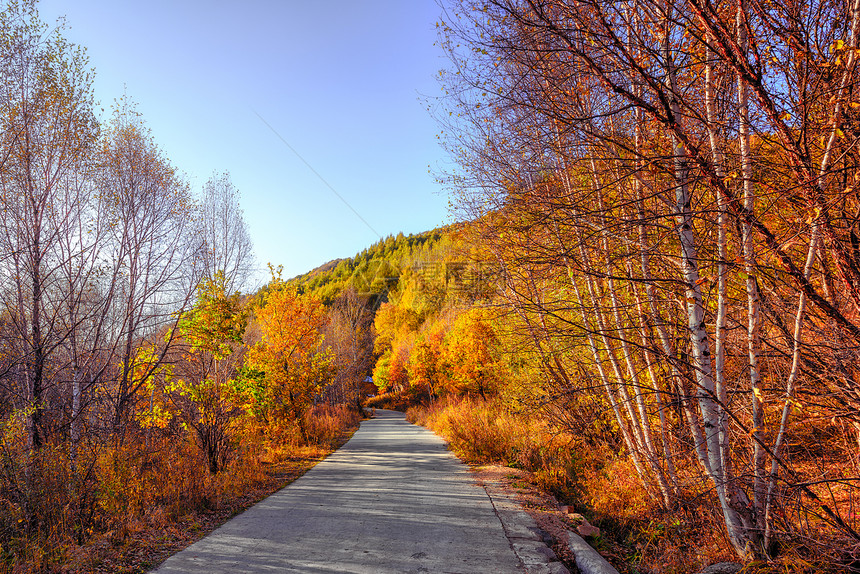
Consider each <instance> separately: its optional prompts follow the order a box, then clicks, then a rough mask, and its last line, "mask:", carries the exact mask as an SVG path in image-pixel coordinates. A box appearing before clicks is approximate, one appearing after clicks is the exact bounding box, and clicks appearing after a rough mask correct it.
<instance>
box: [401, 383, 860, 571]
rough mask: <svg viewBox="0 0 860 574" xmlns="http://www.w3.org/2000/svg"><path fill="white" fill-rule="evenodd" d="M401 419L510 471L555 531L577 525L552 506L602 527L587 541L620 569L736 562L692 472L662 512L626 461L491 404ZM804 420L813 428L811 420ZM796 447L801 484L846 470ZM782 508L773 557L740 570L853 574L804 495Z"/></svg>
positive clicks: (840, 497) (828, 453)
mask: <svg viewBox="0 0 860 574" xmlns="http://www.w3.org/2000/svg"><path fill="white" fill-rule="evenodd" d="M407 418H408V420H410V421H411V422H414V423H416V424H420V425H423V426H427V427H429V428H430V429H432V430H434V431H435V432H436V433H437V434H439V435H441V436H442V437H443V438H444V439H445V440H446V441H447V442H448V443H449V445H450V447H451V449H452V450H453V451H454V452H455V453H456V454H457V455H458V456H460V457H461V458H462V459H463V460H465V461H467V462H469V463H472V464H475V465H485V464H500V465H503V466H506V467H509V468H510V469H516V470H512V472H510V473H509V474H508V475H506V477H505V480H506V481H507V483H508V484H509V485H510V486H511V487H512V488H515V489H517V490H518V491H519V492H520V498H521V502H523V503H524V505H525V506H526V507H527V509H528V508H529V507H532V508H531V511H532V513H533V515H534V516H536V518H539V514H541V513H543V514H544V515H545V516H544V517H543V518H545V520H544V522H546V523H547V524H550V525H553V527H554V528H558V527H561V526H566V527H568V528H575V527H576V524H575V523H573V522H572V521H571V520H570V519H569V518H568V517H565V516H563V515H562V514H561V513H559V512H558V508H557V504H561V505H569V506H570V507H571V509H572V510H575V512H577V513H579V514H581V515H582V516H584V517H585V518H586V519H587V520H588V521H589V522H590V523H591V524H593V525H595V526H598V527H599V528H600V529H601V534H600V535H599V536H598V537H597V538H594V539H590V540H589V542H590V543H591V544H592V545H593V546H594V547H595V548H597V550H598V551H600V552H601V554H603V555H604V556H605V557H606V558H607V559H608V560H609V561H610V562H611V563H612V564H613V565H614V566H615V567H616V568H617V569H618V570H619V571H620V572H622V573H631V574H632V573H634V572H636V573H642V574H644V573H653V574H657V573H661V574H663V573H665V574H690V573H696V572H699V571H700V570H701V569H702V568H704V567H705V566H707V565H709V564H714V563H717V562H723V561H738V559H737V556H736V555H735V554H734V553H733V552H732V551H731V546H730V544H729V542H728V540H727V539H726V536H725V534H724V528H725V527H724V525H723V523H722V521H721V516H720V515H719V508H718V504H717V503H716V500H715V496H714V494H713V492H712V490H711V489H710V485H709V483H707V482H706V481H704V480H703V479H701V478H698V479H697V474H696V470H695V468H693V467H691V468H686V469H685V468H679V469H678V471H679V474H682V475H683V476H684V477H685V479H686V481H685V484H684V485H683V486H682V499H681V500H679V501H678V503H677V505H676V507H675V508H673V509H672V510H671V511H666V510H664V509H663V508H661V506H660V504H659V503H658V502H657V501H656V500H654V499H653V498H652V497H651V496H649V495H648V493H647V492H646V491H645V489H644V488H643V486H642V483H641V482H640V481H639V479H638V478H637V474H636V471H635V469H634V467H633V465H632V463H631V461H630V460H629V458H628V457H626V456H623V455H621V454H618V453H616V452H613V451H612V449H610V448H608V447H605V446H604V447H601V446H599V445H594V444H592V445H589V446H585V445H584V444H583V442H582V440H580V437H577V436H573V435H571V434H568V433H566V432H564V431H561V430H559V429H553V428H551V427H550V426H549V425H548V423H547V422H546V421H545V420H543V419H542V418H541V417H539V416H524V415H520V414H514V413H511V412H508V411H506V410H505V409H504V408H503V407H502V405H501V404H500V403H499V402H497V401H493V400H491V401H484V400H476V399H446V400H442V401H439V402H436V403H434V404H433V405H431V406H429V407H426V406H420V407H413V408H410V409H409V410H408V411H407ZM806 424H810V430H809V432H813V430H812V423H808V422H807V423H806ZM795 450H796V451H797V452H795V460H794V463H795V468H796V469H798V470H799V471H800V472H801V473H802V474H803V477H804V479H808V480H809V481H814V480H816V478H817V477H818V478H820V477H828V478H829V479H836V478H838V477H839V476H842V475H844V474H846V473H849V474H850V473H851V472H852V470H853V467H851V463H850V461H848V460H847V459H844V458H843V459H841V460H837V458H839V454H838V453H837V452H836V451H834V449H833V448H825V449H822V450H820V452H817V453H813V452H810V451H809V449H806V450H805V451H804V452H800V451H799V450H798V449H795ZM801 455H802V456H801ZM804 457H805V458H804ZM837 462H840V463H841V464H836V463H837ZM852 476H853V475H852ZM840 487H841V483H839V482H838V481H836V482H827V483H825V484H822V485H819V486H817V487H816V488H817V489H818V490H819V496H821V497H822V498H825V496H827V497H829V498H828V500H829V501H830V503H831V505H832V507H837V508H839V507H842V508H845V507H847V506H851V505H852V504H853V503H852V502H851V501H850V500H848V499H847V498H846V497H850V496H851V493H850V491H849V489H846V488H840ZM828 489H829V490H828ZM540 492H543V493H545V495H540V494H539V493H540ZM556 501H557V502H556ZM780 512H782V513H783V515H782V516H781V517H780V518H779V519H778V520H775V523H776V524H777V526H778V527H779V528H781V529H783V530H784V532H782V535H781V541H782V542H781V544H782V546H781V548H780V550H779V552H778V553H777V556H776V559H775V560H774V561H772V562H770V563H752V564H747V565H746V566H745V569H744V571H743V572H745V573H760V574H764V573H776V572H780V573H781V572H786V573H788V572H792V573H793V572H806V573H810V574H811V573H813V572H827V573H830V572H832V573H836V572H846V571H852V570H846V563H845V555H846V554H847V551H846V550H845V548H841V547H840V546H839V539H838V536H836V533H835V532H834V531H833V529H829V528H827V525H826V524H825V523H824V522H823V521H821V520H819V519H818V518H817V515H816V510H815V508H814V505H812V504H810V500H808V497H807V499H805V500H804V499H802V497H800V496H799V495H798V498H797V499H796V500H786V501H785V503H784V504H783V505H782V506H781V510H780ZM789 515H791V516H789ZM853 516H854V515H853V514H852V515H851V517H852V519H853ZM547 521H548V522H547ZM539 522H540V520H539ZM545 529H546V528H545ZM555 536H556V538H558V535H555Z"/></svg>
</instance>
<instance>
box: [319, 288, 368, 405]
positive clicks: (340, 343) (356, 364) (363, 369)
mask: <svg viewBox="0 0 860 574" xmlns="http://www.w3.org/2000/svg"><path fill="white" fill-rule="evenodd" d="M325 339H326V344H328V345H329V347H330V348H331V349H332V352H333V354H334V365H335V378H334V380H333V381H332V384H331V385H330V388H329V389H328V390H327V394H328V395H329V396H330V397H331V398H332V399H333V400H335V401H336V402H343V403H349V404H356V405H357V404H359V403H360V400H361V384H362V383H363V382H364V379H365V378H366V377H367V376H368V375H369V374H370V372H371V368H372V366H373V314H372V311H371V309H369V308H368V307H367V305H366V304H365V301H363V300H362V299H361V298H360V297H359V295H358V293H357V292H356V291H355V288H353V287H347V288H346V289H345V290H344V291H343V292H342V293H341V294H340V296H339V297H338V298H337V299H335V301H334V304H333V305H332V307H331V308H330V310H329V318H328V322H327V325H326V329H325Z"/></svg>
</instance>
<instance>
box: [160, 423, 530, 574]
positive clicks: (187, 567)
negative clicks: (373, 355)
mask: <svg viewBox="0 0 860 574" xmlns="http://www.w3.org/2000/svg"><path fill="white" fill-rule="evenodd" d="M154 572H155V573H157V574H174V573H180V572H182V573H190V572H203V573H206V574H219V573H222V572H225V573H226V572H318V573H323V572H330V573H334V572H362V573H364V572H367V573H370V572H373V573H384V572H398V573H402V572H416V573H417V572H445V573H475V572H494V573H499V574H505V573H514V572H516V573H521V572H523V570H522V566H521V563H520V560H519V559H518V558H517V556H516V554H515V553H514V551H513V550H512V548H511V545H510V543H509V541H508V539H507V538H506V536H505V532H504V530H503V528H502V525H501V523H500V521H499V518H498V517H497V516H496V513H495V512H494V509H493V506H492V504H491V502H490V500H489V498H488V496H487V493H486V491H485V490H484V489H483V488H481V487H480V486H477V485H475V484H474V480H473V479H472V477H471V475H470V473H469V471H468V469H467V467H466V466H465V465H464V464H462V463H461V462H460V461H459V460H458V459H457V458H456V457H455V456H454V455H452V454H451V453H450V452H448V451H447V449H446V448H445V444H444V442H443V441H442V440H441V439H440V438H439V437H437V436H436V435H434V434H433V433H432V432H430V431H429V430H427V429H424V428H421V427H418V426H415V425H411V424H409V423H408V422H406V421H405V419H404V417H403V414H402V413H397V412H394V411H385V410H377V416H376V418H374V419H371V420H368V421H364V422H363V423H362V425H361V428H360V429H359V430H358V431H357V432H356V433H355V435H353V437H352V439H350V441H349V442H348V443H346V445H344V446H343V447H342V448H341V449H340V450H338V451H337V452H335V453H333V454H332V455H330V456H329V457H328V458H327V459H326V460H324V461H323V462H321V463H319V464H318V465H316V466H315V467H314V468H312V469H311V470H310V471H308V472H307V473H306V474H305V475H304V476H302V477H301V478H299V479H298V480H296V481H295V482H293V483H292V484H290V485H288V486H287V487H285V488H283V489H281V490H280V491H278V492H277V493H275V494H273V495H271V496H269V497H268V498H266V499H265V500H263V501H262V502H260V503H259V504H257V505H255V506H253V507H252V508H250V509H248V510H247V511H245V512H244V513H242V514H240V515H238V516H236V517H235V518H233V519H231V520H230V521H228V522H226V523H225V524H223V525H222V526H221V527H220V528H218V529H217V530H215V531H214V532H213V533H211V534H210V535H208V536H206V537H205V538H203V539H201V540H199V541H198V542H196V543H194V544H192V545H191V546H189V547H188V548H186V549H185V550H183V551H182V552H179V553H178V554H175V555H174V556H172V557H171V558H169V559H168V560H167V561H166V562H165V563H164V564H162V565H161V567H159V568H158V569H157V570H155V571H154Z"/></svg>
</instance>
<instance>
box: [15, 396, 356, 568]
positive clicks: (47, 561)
mask: <svg viewBox="0 0 860 574" xmlns="http://www.w3.org/2000/svg"><path fill="white" fill-rule="evenodd" d="M359 421H360V415H359V414H358V413H357V412H356V411H354V410H350V409H347V408H346V407H323V406H320V407H316V408H315V409H314V411H313V412H312V413H310V414H309V416H308V418H307V421H306V423H307V424H306V427H307V435H308V440H307V441H306V442H305V441H300V440H299V439H298V437H297V436H294V434H291V433H284V432H280V433H278V434H277V435H276V436H264V435H262V434H259V435H257V436H251V435H247V436H245V437H244V440H243V441H241V442H238V441H237V445H236V448H235V452H234V456H233V457H232V459H231V460H230V462H229V463H228V464H227V466H226V468H225V469H224V470H222V471H220V472H218V473H217V474H214V475H212V474H210V473H209V472H208V468H207V465H206V461H205V460H203V458H202V457H201V455H200V452H199V449H198V448H197V447H196V445H194V444H193V443H192V442H191V441H189V440H175V439H174V440H170V437H166V436H161V437H154V436H150V437H148V438H147V437H145V436H140V437H135V438H136V439H137V440H131V441H128V442H127V443H126V444H124V445H121V446H114V447H112V448H107V447H105V446H101V447H100V448H92V449H91V450H90V451H89V452H87V453H84V452H79V453H76V454H77V456H76V463H77V465H76V466H75V467H74V468H75V470H76V472H74V473H69V472H65V473H61V472H60V470H61V469H64V468H68V464H66V463H67V462H68V461H67V458H68V453H67V452H62V451H51V450H49V449H45V450H44V451H43V452H42V453H41V454H40V459H39V460H38V461H34V463H33V464H31V466H30V470H29V472H31V473H36V474H38V476H37V477H36V476H31V477H29V478H30V481H29V483H30V484H38V485H39V486H38V488H33V489H32V490H33V491H32V492H27V493H19V494H18V496H17V497H16V496H15V494H16V493H14V492H11V491H10V490H9V489H7V490H6V491H5V492H4V493H2V494H3V496H0V503H2V504H3V506H4V507H5V509H6V512H3V513H0V516H2V517H3V523H2V524H0V535H2V550H0V572H4V573H5V572H8V573H14V574H18V573H22V574H23V573H36V572H38V573H43V572H44V573H54V572H57V573H59V572H62V573H67V572H68V573H71V572H95V573H138V572H147V571H148V570H149V569H151V568H152V567H154V566H156V565H158V564H159V563H160V562H162V561H163V560H164V559H166V558H167V557H168V556H169V555H170V554H172V553H174V552H176V551H178V550H180V549H182V548H184V547H186V546H188V545H189V544H191V543H192V542H194V541H196V540H197V539H199V538H202V537H203V536H204V535H206V534H207V533H209V532H211V531H212V530H214V529H215V528H217V527H218V526H219V525H220V524H222V523H224V522H225V521H226V520H228V519H229V518H231V517H232V516H234V515H236V514H238V513H239V512H242V511H243V510H245V509H246V508H248V507H250V506H252V505H253V504H255V503H256V502H258V501H260V500H262V499H263V498H265V497H266V496H268V495H270V494H272V493H274V492H275V491H277V490H279V489H280V488H283V487H284V486H286V485H287V484H289V483H290V482H292V481H293V480H295V479H296V478H298V477H299V476H301V475H302V474H304V473H305V472H306V471H307V470H309V469H310V468H311V467H313V466H314V465H315V464H316V463H318V462H319V461H321V460H322V459H324V458H325V457H326V456H327V455H328V454H330V453H331V452H333V451H334V450H336V449H337V448H338V447H339V446H341V445H342V444H344V443H345V442H346V441H347V440H348V439H349V437H350V436H352V433H353V432H354V431H355V430H356V429H357V428H358V422H359ZM5 463H6V466H5V467H4V469H3V470H4V471H5V472H7V473H9V472H10V464H11V463H10V462H9V457H8V456H7V460H6V461H5ZM96 477H97V478H96ZM7 478H8V477H7ZM13 478H19V479H20V480H18V481H17V482H9V483H7V484H13V485H14V484H25V481H24V478H23V477H13ZM34 478H38V479H42V480H41V481H40V482H39V483H36V482H35V481H34V480H33V479H34ZM22 504H30V505H31V506H30V510H31V514H33V515H35V516H37V517H38V520H37V521H36V522H35V523H33V524H23V523H20V522H18V521H17V520H15V516H16V514H15V512H16V509H17V508H19V507H20V506H21V505H22ZM35 505H38V508H35V507H34V506H35ZM18 512H20V511H18ZM21 514H23V513H21Z"/></svg>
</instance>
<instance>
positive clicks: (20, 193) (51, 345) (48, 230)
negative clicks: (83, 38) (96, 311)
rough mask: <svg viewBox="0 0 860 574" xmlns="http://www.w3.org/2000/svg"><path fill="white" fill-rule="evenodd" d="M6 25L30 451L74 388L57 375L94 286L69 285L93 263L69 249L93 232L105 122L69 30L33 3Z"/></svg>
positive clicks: (8, 235) (21, 374)
mask: <svg viewBox="0 0 860 574" xmlns="http://www.w3.org/2000/svg"><path fill="white" fill-rule="evenodd" d="M0 18H2V21H0V28H2V34H3V44H2V50H3V53H2V73H3V82H2V88H0V122H2V140H0V145H2V150H0V161H2V165H0V167H2V169H0V202H2V208H3V218H2V222H0V226H2V233H0V235H2V238H0V241H2V242H3V246H2V253H3V257H2V260H0V264H2V265H3V268H4V269H3V275H4V277H5V278H6V285H7V288H4V289H3V293H2V297H3V298H4V301H3V306H4V308H5V310H6V312H7V315H6V317H7V320H8V323H7V326H8V328H9V329H10V332H11V333H14V335H13V337H12V339H11V340H10V343H11V344H12V345H13V348H14V351H13V352H14V354H15V356H16V357H18V359H17V360H16V363H15V365H14V366H13V367H12V370H11V371H10V373H9V374H10V375H12V376H13V378H14V379H15V381H16V395H17V397H16V403H17V404H16V406H17V408H19V409H23V410H25V411H26V412H27V413H28V415H27V425H26V426H27V444H28V447H29V448H30V449H39V448H40V447H41V446H42V445H43V444H44V443H45V441H46V438H47V437H46V433H47V431H48V428H46V425H48V424H50V423H49V422H48V421H46V420H45V419H44V417H43V414H44V413H45V412H46V409H47V408H48V406H49V403H48V402H47V399H48V397H49V394H54V395H56V394H59V393H63V392H65V391H66V390H65V389H60V388H59V387H58V382H59V381H57V380H56V379H54V377H53V372H54V371H53V369H52V368H51V361H52V359H54V358H55V357H56V356H57V354H58V352H59V351H60V348H61V345H62V344H63V343H64V342H65V340H66V338H67V337H68V334H69V333H70V331H71V330H74V328H75V327H76V326H75V325H69V324H68V322H66V321H64V320H63V314H64V312H65V311H66V310H67V308H68V306H69V305H72V306H76V305H77V303H76V301H80V298H81V297H82V296H83V292H84V290H85V289H86V288H87V287H88V286H87V285H86V284H85V282H82V281H75V282H74V284H72V285H64V279H65V280H66V283H68V280H69V278H70V277H69V276H68V275H66V276H65V277H64V273H63V272H64V270H65V269H67V268H68V266H72V267H75V266H80V265H85V263H84V262H83V261H82V260H83V259H86V256H84V257H82V258H79V260H78V261H76V262H75V261H72V258H73V257H75V255H76V254H70V253H68V252H66V251H64V250H63V249H62V248H61V241H62V240H63V238H64V237H67V236H69V237H71V236H76V235H79V234H80V233H81V232H84V231H85V229H82V228H81V227H80V226H79V225H78V222H79V221H80V220H79V219H78V218H80V217H81V215H82V213H84V212H85V211H86V210H87V208H88V206H87V199H86V185H85V184H84V183H82V181H81V178H80V177H79V173H78V172H79V170H80V171H85V167H86V164H87V160H88V158H89V153H90V151H91V149H92V147H93V146H94V144H95V142H96V138H97V136H98V125H97V123H96V120H95V117H94V115H93V111H92V105H93V97H92V89H91V83H92V73H91V70H90V69H89V68H88V62H87V59H86V55H85V53H84V51H83V50H82V49H81V48H79V47H77V46H74V45H71V44H69V43H68V42H67V41H66V40H65V39H64V38H63V36H62V28H61V27H58V28H56V29H54V30H52V29H50V28H49V27H48V26H47V25H46V24H44V23H43V22H41V21H40V19H39V16H38V12H37V10H36V7H35V4H34V3H32V2H22V3H20V4H15V5H12V6H10V7H9V8H8V9H7V10H6V11H4V12H3V13H2V17H0ZM63 299H65V301H63ZM72 320H73V321H74V319H72ZM55 422H56V421H55Z"/></svg>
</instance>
